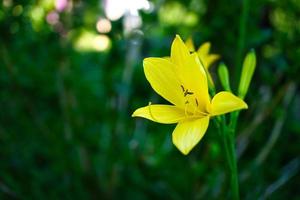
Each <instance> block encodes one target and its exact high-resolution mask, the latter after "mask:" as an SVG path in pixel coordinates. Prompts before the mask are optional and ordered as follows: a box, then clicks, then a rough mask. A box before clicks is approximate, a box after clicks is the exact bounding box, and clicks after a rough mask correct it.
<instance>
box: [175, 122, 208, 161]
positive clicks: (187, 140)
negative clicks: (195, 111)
mask: <svg viewBox="0 0 300 200" xmlns="http://www.w3.org/2000/svg"><path fill="white" fill-rule="evenodd" d="M208 124H209V117H203V118H200V119H197V120H188V121H183V122H179V123H178V125H177V126H176V128H175V130H174V131H173V134H172V140H173V143H174V145H175V146H176V147H177V148H178V149H179V150H180V151H181V152H182V153H183V154H184V155H187V154H188V153H189V152H190V151H191V150H192V149H193V148H194V146H195V145H196V144H197V143H198V142H199V141H200V140H201V139H202V137H203V135H204V133H205V132H206V129H207V127H208Z"/></svg>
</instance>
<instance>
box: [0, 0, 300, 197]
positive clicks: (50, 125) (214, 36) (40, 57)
mask: <svg viewBox="0 0 300 200" xmlns="http://www.w3.org/2000/svg"><path fill="white" fill-rule="evenodd" d="M5 2H6V3H5ZM7 2H8V3H9V2H10V4H7ZM45 2H51V1H33V0H29V1H17V0H12V1H8V0H5V1H2V2H1V5H0V8H1V9H0V30H1V31H0V199H227V197H228V194H229V188H228V185H229V184H228V180H227V178H226V177H227V174H226V171H227V168H226V163H225V156H224V153H223V150H222V146H221V145H220V138H219V137H218V135H217V133H216V130H215V129H214V126H213V123H211V124H210V127H209V130H208V131H207V133H206V135H205V137H204V138H203V139H202V141H201V142H200V143H199V144H198V145H197V146H196V147H195V149H194V150H193V151H192V152H191V153H190V154H189V155H188V156H183V155H182V154H180V152H179V151H178V150H177V149H176V148H175V146H174V145H173V144H172V143H171V133H172V130H173V128H174V127H175V126H174V125H161V124H156V123H153V122H150V121H147V120H143V119H136V118H131V114H132V112H133V111H134V110H135V109H136V108H138V107H142V106H145V105H147V104H148V102H149V101H151V102H156V103H163V102H164V100H162V98H161V97H159V96H158V95H157V94H155V93H154V91H153V90H152V89H151V87H150V85H149V84H148V82H147V81H146V79H145V76H144V74H143V69H142V60H143V58H145V57H150V56H160V57H162V56H168V55H169V53H170V45H171V42H172V40H173V38H174V36H175V34H180V35H181V36H182V37H183V38H184V39H187V38H188V37H189V36H192V37H193V39H194V40H195V43H196V45H197V46H198V45H200V44H201V43H203V42H205V41H211V42H212V52H213V53H218V54H221V55H222V58H221V59H222V61H224V62H225V63H226V64H227V66H228V68H229V70H230V74H231V83H232V87H233V88H236V87H237V84H238V80H239V71H240V69H241V63H242V60H243V58H244V56H245V55H246V53H247V51H248V50H249V49H251V48H254V49H255V51H256V55H257V68H256V71H255V74H254V78H253V81H252V83H251V87H250V90H249V93H248V95H247V97H246V102H247V103H248V105H249V109H248V110H246V111H243V112H242V113H241V116H240V120H239V124H238V135H237V151H238V154H239V161H238V162H239V163H238V166H239V172H240V190H241V197H242V199H249V200H252V199H275V200H276V199H287V198H288V199H289V200H294V199H300V191H299V186H300V175H299V169H300V156H299V155H300V122H299V121H300V114H299V112H300V93H299V80H300V79H299V76H300V1H299V0H255V1H254V0H219V1H216V0H182V1H164V0H156V1H152V3H153V5H154V10H153V12H151V13H147V12H143V11H141V12H140V14H141V16H142V19H143V25H142V27H141V29H140V31H133V32H132V33H129V34H124V30H123V25H122V19H121V20H118V21H115V22H112V31H111V32H110V33H108V34H106V35H107V36H108V37H109V39H110V41H111V48H109V49H107V50H106V51H104V52H93V51H84V52H83V51H80V50H77V49H75V48H74V42H75V39H74V38H76V37H75V36H76V33H80V32H81V31H85V30H86V31H90V32H93V33H94V34H97V31H96V28H95V24H96V21H97V19H98V17H100V16H104V11H103V6H102V4H101V1H95V0H94V1H79V0H74V1H73V7H72V8H71V9H70V10H66V11H64V12H62V13H60V14H59V15H60V23H61V26H62V27H63V32H61V31H57V29H56V28H54V27H53V26H51V25H49V24H48V23H47V21H46V20H45V17H46V15H47V13H49V12H50V11H51V10H53V9H54V7H53V3H52V4H51V3H50V4H49V5H50V6H49V5H48V4H47V3H45ZM120 2H121V1H120ZM18 5H21V6H22V10H21V11H20V9H19V8H20V6H19V7H17V8H16V6H18ZM51 5H52V6H51ZM18 9H19V10H18ZM34 9H38V11H40V13H42V14H40V18H38V19H35V20H34V19H33V18H32V15H33V13H34V11H33V10H34ZM41 10H42V11H41ZM178 13H180V14H178ZM71 31H72V33H75V34H74V35H75V36H74V37H72V36H70V35H71V34H70V33H71ZM211 69H212V70H211V72H212V74H213V76H214V78H217V77H216V69H217V65H215V66H213V67H212V68H211ZM216 85H217V87H218V90H219V91H220V90H221V88H220V87H219V83H218V81H217V80H216Z"/></svg>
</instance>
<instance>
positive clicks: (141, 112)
mask: <svg viewBox="0 0 300 200" xmlns="http://www.w3.org/2000/svg"><path fill="white" fill-rule="evenodd" d="M132 117H143V118H146V119H150V120H152V121H154V122H158V123H162V124H173V123H177V122H179V121H180V120H183V119H184V118H185V113H184V111H183V110H181V109H180V108H177V107H176V106H171V105H149V106H145V107H142V108H139V109H137V110H136V111H134V113H133V114H132Z"/></svg>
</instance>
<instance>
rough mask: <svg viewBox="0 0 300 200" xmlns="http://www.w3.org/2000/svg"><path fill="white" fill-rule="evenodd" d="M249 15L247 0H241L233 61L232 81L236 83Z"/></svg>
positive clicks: (239, 72) (239, 71)
mask: <svg viewBox="0 0 300 200" xmlns="http://www.w3.org/2000/svg"><path fill="white" fill-rule="evenodd" d="M248 15H249V0H243V1H242V14H241V17H240V22H239V23H240V24H239V38H238V42H237V54H236V61H235V74H234V81H235V82H236V83H237V82H238V79H239V76H240V74H241V65H242V56H243V51H244V48H245V40H246V25H247V19H248Z"/></svg>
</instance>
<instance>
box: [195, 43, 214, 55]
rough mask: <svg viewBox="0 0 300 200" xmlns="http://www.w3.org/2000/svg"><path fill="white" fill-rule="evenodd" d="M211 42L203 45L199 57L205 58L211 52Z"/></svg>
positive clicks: (199, 50)
mask: <svg viewBox="0 0 300 200" xmlns="http://www.w3.org/2000/svg"><path fill="white" fill-rule="evenodd" d="M210 45H211V44H210V42H205V43H203V44H202V45H201V46H200V47H199V49H198V50H197V53H198V55H199V56H200V57H201V56H205V55H207V54H208V53H209V50H210Z"/></svg>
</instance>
